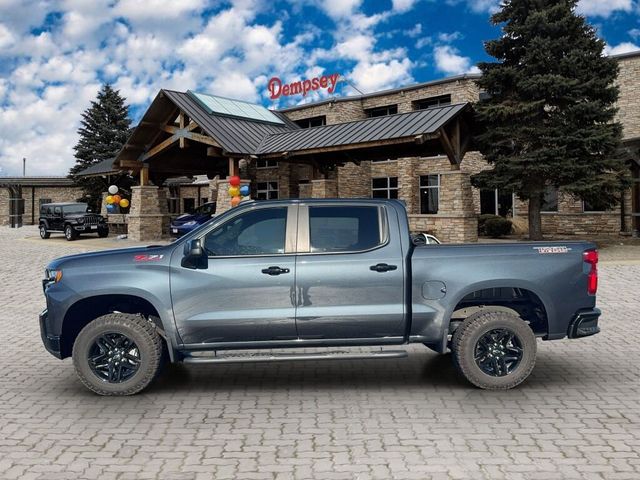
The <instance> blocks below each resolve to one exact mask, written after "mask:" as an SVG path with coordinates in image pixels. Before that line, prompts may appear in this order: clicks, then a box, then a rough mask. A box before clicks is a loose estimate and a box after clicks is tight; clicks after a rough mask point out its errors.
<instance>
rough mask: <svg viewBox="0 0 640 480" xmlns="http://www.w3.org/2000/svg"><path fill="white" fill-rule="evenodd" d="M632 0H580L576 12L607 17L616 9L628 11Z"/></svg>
mask: <svg viewBox="0 0 640 480" xmlns="http://www.w3.org/2000/svg"><path fill="white" fill-rule="evenodd" d="M633 7H634V3H633V0H580V2H579V3H578V8H577V12H578V13H580V14H582V15H588V16H592V17H605V18H606V17H609V16H610V15H611V14H612V13H614V12H616V11H624V12H630V11H631V10H633Z"/></svg>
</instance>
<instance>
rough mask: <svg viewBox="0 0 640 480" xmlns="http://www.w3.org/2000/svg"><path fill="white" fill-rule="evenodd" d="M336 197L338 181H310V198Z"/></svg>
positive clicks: (328, 179)
mask: <svg viewBox="0 0 640 480" xmlns="http://www.w3.org/2000/svg"><path fill="white" fill-rule="evenodd" d="M337 196H338V181H337V180H336V179H335V178H320V179H317V180H311V197H312V198H336V197H337Z"/></svg>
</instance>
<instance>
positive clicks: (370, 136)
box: [113, 90, 473, 184]
mask: <svg viewBox="0 0 640 480" xmlns="http://www.w3.org/2000/svg"><path fill="white" fill-rule="evenodd" d="M472 115H473V112H472V108H471V105H470V104H468V103H461V104H455V105H446V106H440V107H433V108H428V109H425V110H418V111H413V112H408V113H400V114H395V115H389V116H386V117H375V118H367V119H364V120H358V121H352V122H345V123H339V124H334V125H325V126H320V127H314V128H306V129H303V128H300V127H299V126H298V125H296V124H295V123H293V122H292V121H290V120H289V119H288V118H287V117H286V116H285V115H283V114H282V113H279V112H275V111H271V110H267V109H266V108H264V107H262V106H260V105H254V104H251V103H247V102H243V101H239V100H232V99H226V98H222V97H216V96H214V95H208V94H202V93H196V92H191V91H188V92H186V93H183V92H176V91H172V90H161V91H160V92H159V93H158V95H157V96H156V98H155V99H154V100H153V102H152V103H151V105H150V106H149V108H148V110H147V111H146V112H145V114H144V116H143V117H142V120H141V121H140V123H139V124H138V126H137V127H136V128H135V130H134V131H133V133H132V135H131V137H130V138H129V140H128V141H127V143H126V144H125V146H124V147H123V149H122V150H121V151H120V153H119V154H118V156H117V157H116V159H115V161H114V163H113V166H114V167H115V168H119V169H124V170H133V171H134V172H138V171H140V172H142V173H141V181H142V183H146V173H145V172H147V173H148V175H149V176H150V177H151V179H152V180H153V181H154V183H156V184H160V183H162V181H164V180H165V179H166V178H168V177H171V176H176V175H196V174H207V175H208V176H209V177H210V178H213V176H215V175H221V176H225V175H227V174H235V173H237V162H238V160H239V159H240V158H250V159H254V160H255V159H266V158H268V159H277V160H279V161H289V162H295V163H307V164H311V165H313V166H314V167H315V168H316V169H317V170H318V171H320V172H323V171H325V172H326V171H327V170H330V169H333V168H335V167H336V166H338V165H343V164H345V163H347V162H354V163H359V162H360V161H363V160H375V159H395V158H402V157H424V156H433V155H438V154H445V155H446V156H447V157H448V158H449V160H450V162H451V164H452V166H453V168H458V167H459V165H460V162H461V160H462V157H463V156H464V154H465V152H466V151H467V150H468V149H469V147H470V143H471V140H470V139H471V124H472V121H473V119H472Z"/></svg>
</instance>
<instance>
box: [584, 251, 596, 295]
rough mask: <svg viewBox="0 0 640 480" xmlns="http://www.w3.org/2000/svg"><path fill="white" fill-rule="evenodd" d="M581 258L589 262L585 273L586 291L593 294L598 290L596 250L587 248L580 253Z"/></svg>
mask: <svg viewBox="0 0 640 480" xmlns="http://www.w3.org/2000/svg"><path fill="white" fill-rule="evenodd" d="M582 259H583V260H584V261H585V262H586V263H588V264H589V273H588V274H587V293H588V294H589V295H595V294H596V292H597V291H598V251H597V250H587V251H586V252H583V253H582Z"/></svg>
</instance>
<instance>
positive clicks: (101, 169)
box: [76, 158, 119, 177]
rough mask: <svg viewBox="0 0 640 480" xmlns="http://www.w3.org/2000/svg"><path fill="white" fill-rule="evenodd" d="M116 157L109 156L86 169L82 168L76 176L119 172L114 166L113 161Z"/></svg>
mask: <svg viewBox="0 0 640 480" xmlns="http://www.w3.org/2000/svg"><path fill="white" fill-rule="evenodd" d="M114 161H115V158H108V159H106V160H102V161H101V162H98V163H95V164H93V165H91V166H90V167H87V168H85V169H84V170H80V171H79V172H78V173H77V174H76V176H77V177H94V176H102V175H114V174H116V173H118V172H119V170H118V169H116V168H114V167H113V162H114Z"/></svg>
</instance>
